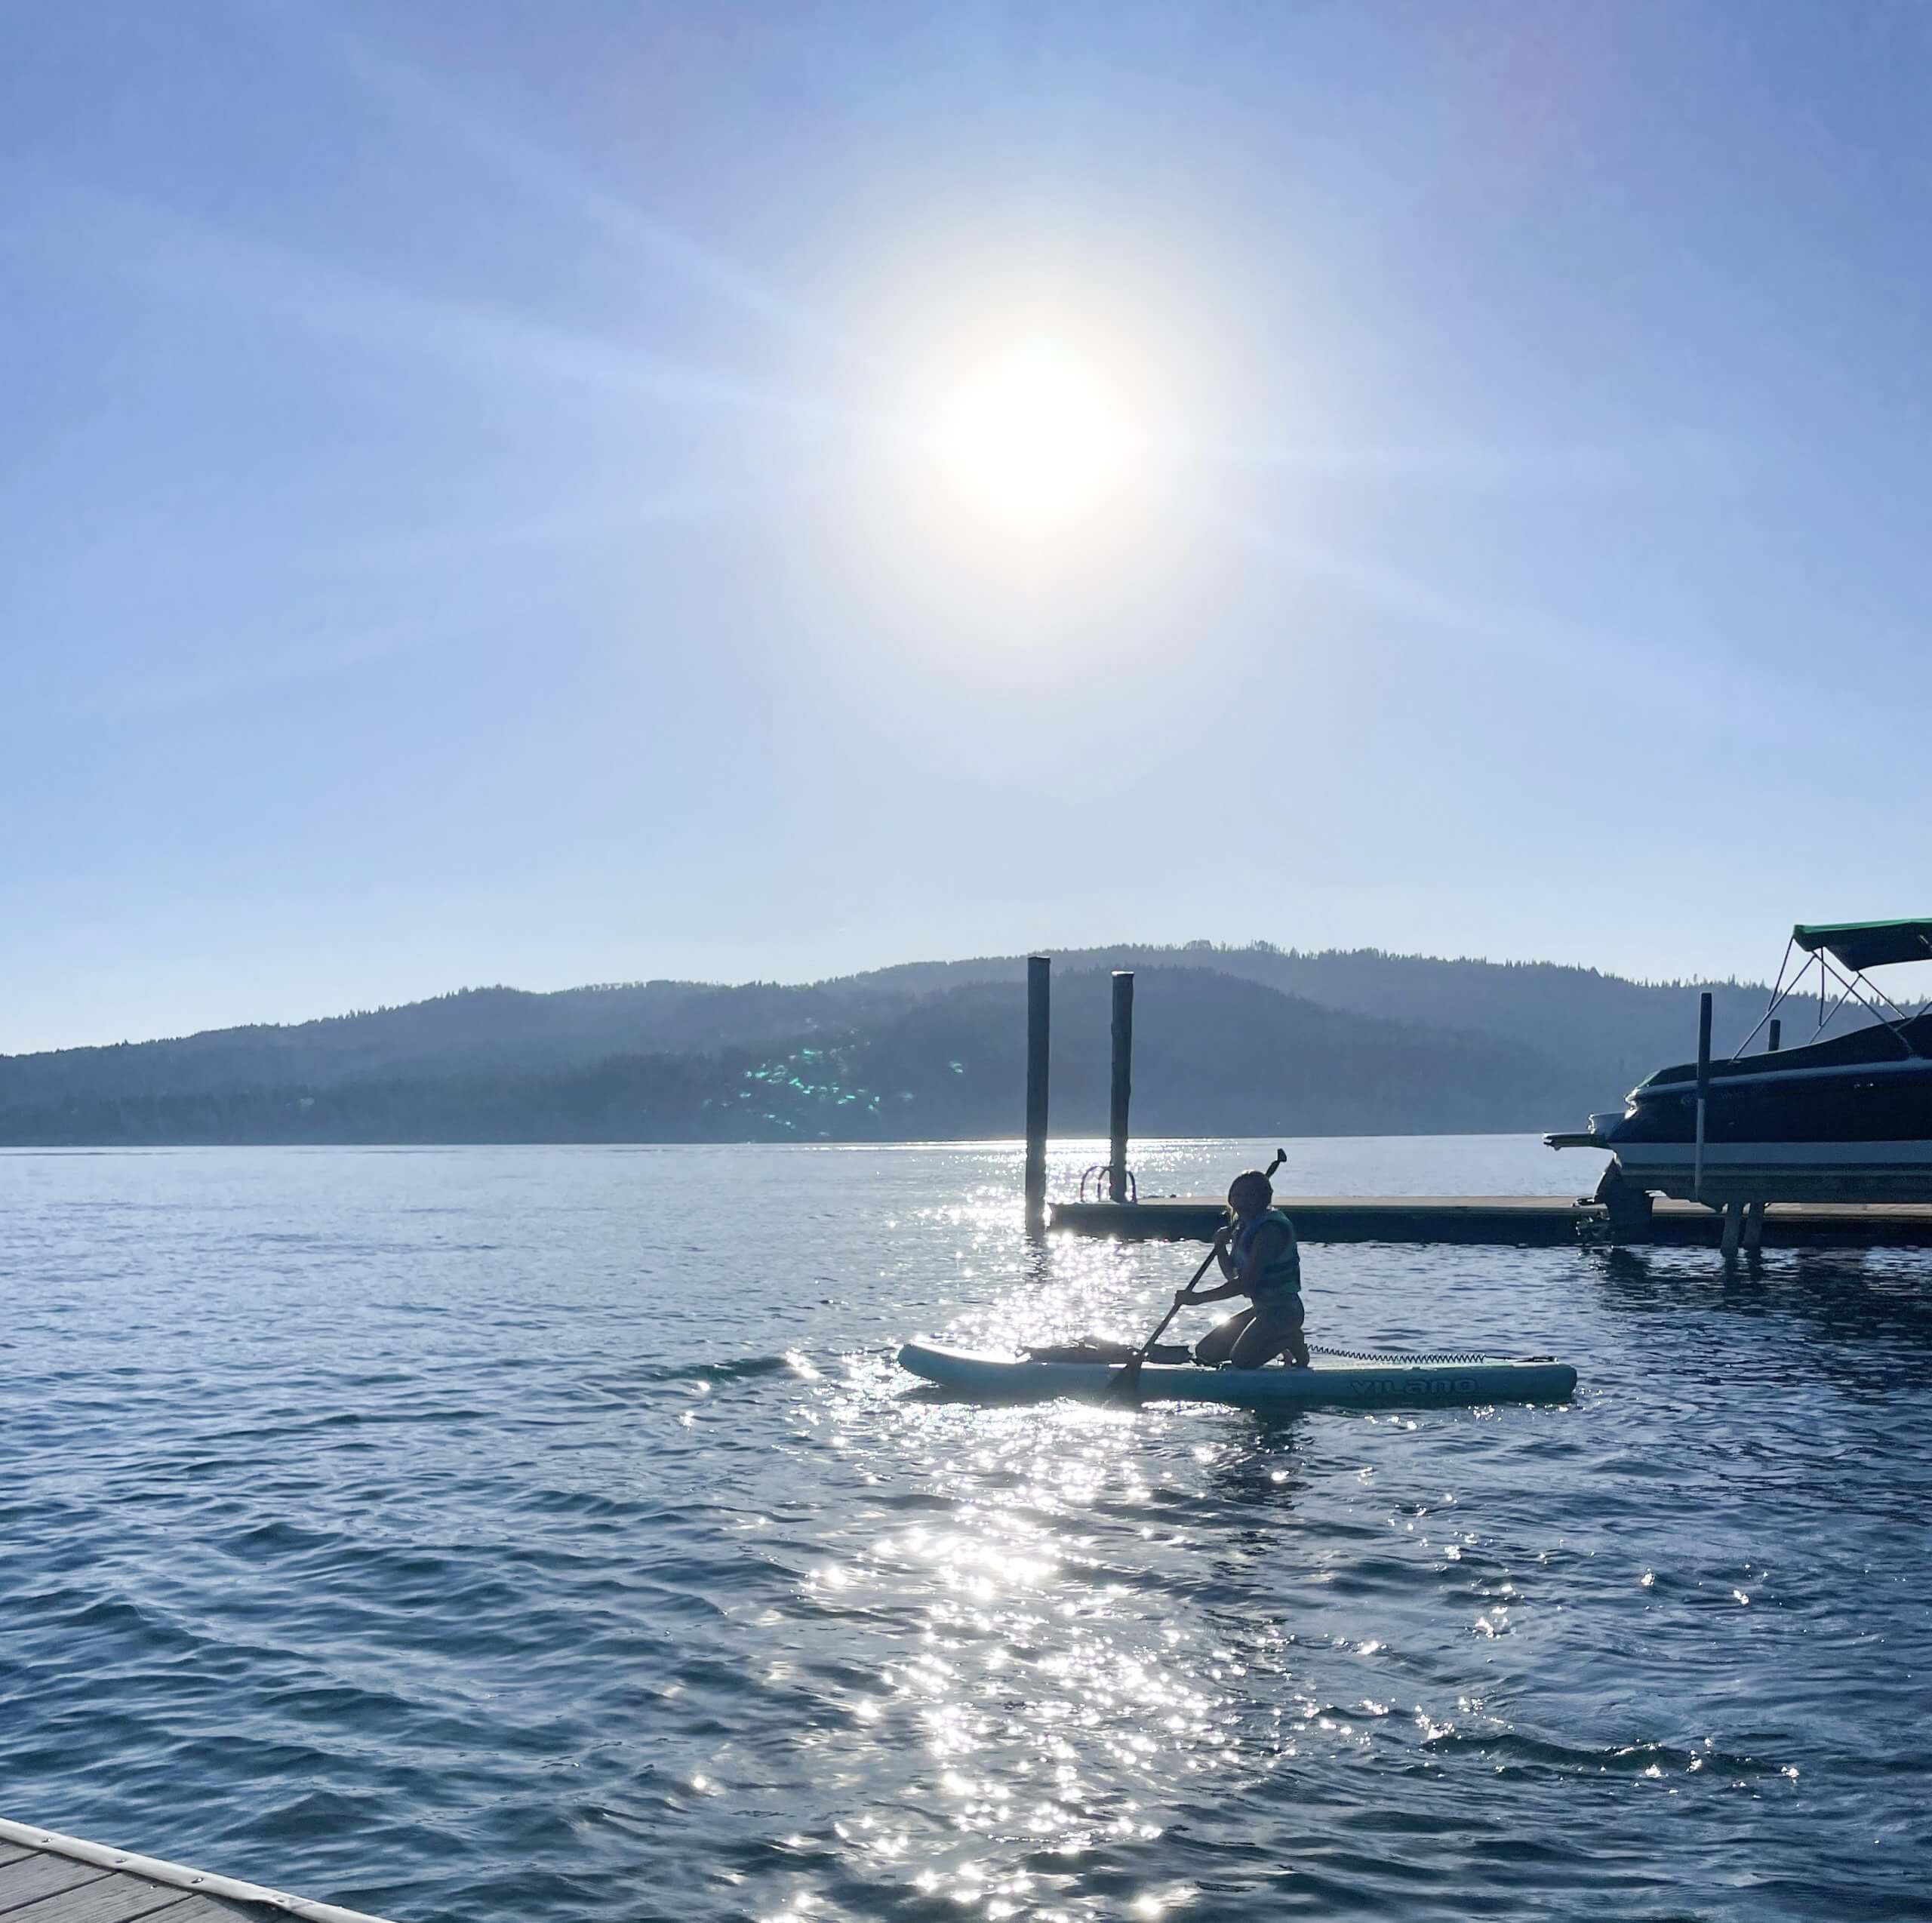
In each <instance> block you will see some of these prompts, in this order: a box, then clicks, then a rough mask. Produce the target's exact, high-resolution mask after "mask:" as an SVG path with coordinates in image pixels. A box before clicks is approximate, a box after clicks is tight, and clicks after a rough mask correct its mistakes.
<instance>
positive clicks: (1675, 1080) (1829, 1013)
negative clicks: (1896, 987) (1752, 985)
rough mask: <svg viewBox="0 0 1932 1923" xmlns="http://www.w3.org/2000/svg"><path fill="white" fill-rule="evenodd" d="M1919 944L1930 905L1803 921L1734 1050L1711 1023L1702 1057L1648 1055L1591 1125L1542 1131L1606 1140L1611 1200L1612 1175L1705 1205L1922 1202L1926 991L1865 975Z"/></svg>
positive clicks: (1921, 950)
mask: <svg viewBox="0 0 1932 1923" xmlns="http://www.w3.org/2000/svg"><path fill="white" fill-rule="evenodd" d="M1927 960H1932V920H1925V921H1909V922H1830V923H1819V924H1815V925H1806V924H1804V923H1801V924H1800V925H1798V927H1797V928H1794V929H1793V930H1792V934H1791V940H1790V942H1789V943H1788V944H1787V945H1786V949H1785V958H1784V960H1783V962H1782V963H1781V964H1780V967H1779V969H1778V976H1777V982H1776V983H1775V984H1774V986H1773V988H1772V990H1771V996H1770V1005H1769V1006H1768V1007H1767V1008H1766V1009H1765V1011H1764V1014H1763V1015H1761V1017H1759V1018H1758V1025H1757V1026H1756V1027H1755V1028H1754V1029H1752V1032H1751V1033H1750V1034H1749V1035H1747V1036H1746V1038H1745V1039H1744V1041H1743V1045H1741V1046H1740V1048H1738V1049H1737V1051H1735V1052H1734V1054H1731V1055H1730V1057H1728V1058H1726V1059H1712V1058H1711V1057H1710V1055H1709V1038H1708V1034H1707V1033H1706V1035H1704V1036H1703V1037H1701V1038H1700V1048H1699V1055H1700V1059H1699V1060H1697V1061H1695V1062H1684V1063H1678V1064H1677V1065H1676V1066H1674V1067H1671V1068H1665V1069H1658V1070H1657V1073H1656V1074H1654V1075H1651V1077H1650V1078H1648V1079H1647V1081H1642V1082H1640V1083H1639V1084H1638V1085H1637V1086H1636V1087H1635V1088H1633V1089H1632V1091H1630V1093H1629V1095H1628V1096H1627V1097H1626V1098H1625V1101H1624V1105H1623V1109H1621V1110H1620V1111H1611V1112H1608V1113H1606V1114H1602V1115H1592V1116H1591V1118H1590V1125H1589V1128H1588V1129H1587V1130H1586V1131H1582V1132H1580V1133H1577V1134H1553V1135H1546V1136H1545V1137H1543V1140H1545V1141H1546V1142H1547V1143H1549V1146H1551V1147H1552V1149H1607V1150H1608V1151H1609V1152H1610V1154H1611V1158H1612V1164H1611V1169H1610V1171H1607V1175H1606V1188H1607V1191H1608V1192H1607V1193H1606V1192H1604V1191H1601V1190H1600V1191H1599V1194H1600V1195H1601V1196H1602V1197H1603V1198H1604V1199H1605V1200H1607V1201H1611V1205H1612V1208H1613V1212H1614V1211H1615V1208H1616V1205H1617V1193H1618V1192H1619V1191H1620V1192H1622V1193H1623V1194H1624V1195H1629V1196H1631V1197H1632V1198H1637V1199H1641V1196H1642V1195H1644V1193H1646V1192H1650V1193H1655V1194H1660V1195H1670V1196H1675V1197H1677V1198H1679V1199H1681V1200H1684V1201H1702V1202H1706V1203H1709V1204H1710V1205H1712V1206H1713V1207H1723V1206H1724V1205H1727V1204H1730V1203H1733V1202H1752V1201H1830V1202H1932V1004H1927V1005H1921V1007H1920V1008H1918V1009H1916V1010H1915V1011H1908V1010H1906V1008H1901V1007H1900V1005H1898V1004H1897V1002H1895V1001H1893V1000H1892V999H1891V998H1890V996H1889V995H1886V994H1885V993H1884V992H1883V991H1882V990H1881V989H1878V987H1877V986H1875V985H1874V984H1873V983H1872V982H1870V981H1869V980H1868V979H1867V977H1866V971H1868V970H1869V969H1873V968H1890V967H1893V966H1894V965H1898V964H1901V963H1906V962H1912V961H1927ZM1814 976H1815V977H1816V983H1817V995H1818V1001H1817V1008H1818V1019H1817V1029H1816V1031H1815V1033H1814V1036H1813V1037H1812V1038H1810V1039H1809V1040H1807V1041H1805V1042H1804V1044H1803V1045H1801V1046H1798V1047H1796V1048H1782V1047H1780V1046H1779V1043H1780V1040H1781V1035H1780V1029H1781V1027H1782V1026H1783V1021H1784V1019H1785V1017H1784V1016H1783V1014H1781V1013H1780V1011H1783V1010H1786V1009H1792V1008H1802V1007H1804V1006H1806V1005H1807V1003H1808V1000H1809V992H1810V986H1811V983H1812V979H1813V977H1814ZM1787 977H1789V980H1787ZM1801 995H1802V996H1803V997H1804V1001H1800V1000H1798V997H1800V996H1801ZM1840 1017H1844V1023H1843V1025H1842V1026H1839V1025H1838V1024H1839V1018H1840ZM1835 1026H1836V1027H1837V1032H1835V1033H1834V1032H1827V1031H1828V1030H1831V1029H1833V1028H1834V1027H1835ZM1706 1029H1708V1023H1706ZM1761 1037H1762V1038H1764V1042H1765V1044H1766V1045H1764V1046H1760V1047H1758V1048H1756V1050H1755V1052H1751V1051H1752V1049H1753V1045H1754V1044H1757V1043H1758V1041H1759V1038H1761Z"/></svg>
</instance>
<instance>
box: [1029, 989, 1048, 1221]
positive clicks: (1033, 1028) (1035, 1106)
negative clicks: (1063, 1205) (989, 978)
mask: <svg viewBox="0 0 1932 1923" xmlns="http://www.w3.org/2000/svg"><path fill="white" fill-rule="evenodd" d="M1053 968H1054V965H1053V959H1052V958H1051V956H1050V955H1028V956H1027V958H1026V1229H1027V1232H1028V1233H1029V1235H1044V1233H1045V1232H1046V1226H1047V1054H1048V1044H1049V1041H1050V1040H1051V1035H1052V1032H1053Z"/></svg>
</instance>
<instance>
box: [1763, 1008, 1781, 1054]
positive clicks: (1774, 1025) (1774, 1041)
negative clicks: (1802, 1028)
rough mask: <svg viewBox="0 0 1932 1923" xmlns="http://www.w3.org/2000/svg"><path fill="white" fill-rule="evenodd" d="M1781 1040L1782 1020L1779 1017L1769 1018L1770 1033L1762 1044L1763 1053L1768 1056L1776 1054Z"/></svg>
mask: <svg viewBox="0 0 1932 1923" xmlns="http://www.w3.org/2000/svg"><path fill="white" fill-rule="evenodd" d="M1783 1039H1784V1022H1783V1018H1782V1017H1779V1016H1777V1015H1774V1016H1773V1017H1771V1032H1770V1035H1768V1036H1767V1038H1766V1039H1765V1042H1764V1048H1765V1051H1766V1052H1767V1054H1773V1055H1775V1054H1777V1052H1778V1044H1779V1043H1780V1041H1783Z"/></svg>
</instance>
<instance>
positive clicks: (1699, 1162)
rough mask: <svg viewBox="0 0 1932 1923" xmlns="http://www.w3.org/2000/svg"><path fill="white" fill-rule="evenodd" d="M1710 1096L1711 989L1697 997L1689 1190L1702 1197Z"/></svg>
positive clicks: (1701, 1198) (1700, 1198) (1699, 1198)
mask: <svg viewBox="0 0 1932 1923" xmlns="http://www.w3.org/2000/svg"><path fill="white" fill-rule="evenodd" d="M1710 1098H1711V991H1710V990H1709V989H1705V990H1704V992H1703V993H1702V994H1701V995H1699V996H1698V998H1697V1149H1696V1152H1695V1155H1694V1159H1693V1161H1692V1164H1691V1174H1690V1192H1691V1193H1692V1195H1694V1196H1695V1197H1696V1198H1697V1200H1698V1201H1703V1198H1704V1112H1705V1109H1706V1106H1707V1105H1708V1103H1709V1101H1710Z"/></svg>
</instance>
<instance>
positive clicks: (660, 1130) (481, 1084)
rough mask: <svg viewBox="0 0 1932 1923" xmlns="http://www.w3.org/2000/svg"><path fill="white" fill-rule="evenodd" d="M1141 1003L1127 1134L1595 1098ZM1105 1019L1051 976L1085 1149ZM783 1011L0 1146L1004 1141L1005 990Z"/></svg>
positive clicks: (20, 1122)
mask: <svg viewBox="0 0 1932 1923" xmlns="http://www.w3.org/2000/svg"><path fill="white" fill-rule="evenodd" d="M1140 996H1141V998H1140V1011H1139V1019H1138V1020H1137V1030H1136V1036H1135V1041H1136V1050H1135V1058H1134V1125H1135V1128H1136V1131H1137V1133H1139V1134H1143V1135H1145V1134H1237V1135H1260V1134H1281V1135H1297V1134H1303V1135H1306V1134H1357V1133H1368V1134H1372V1133H1377V1132H1396V1133H1403V1132H1410V1131H1416V1132H1428V1131H1481V1130H1495V1129H1527V1128H1537V1127H1540V1126H1543V1125H1548V1124H1549V1123H1551V1122H1552V1121H1556V1122H1561V1121H1569V1120H1573V1119H1574V1118H1576V1117H1577V1115H1579V1114H1580V1113H1581V1112H1583V1109H1586V1107H1587V1106H1588V1104H1589V1100H1590V1099H1591V1098H1592V1094H1593V1093H1594V1092H1595V1091H1592V1090H1590V1089H1589V1088H1588V1087H1587V1086H1586V1085H1585V1084H1583V1082H1581V1081H1580V1080H1579V1079H1578V1078H1577V1076H1576V1075H1575V1074H1574V1072H1572V1071H1571V1070H1570V1069H1567V1067H1566V1066H1564V1065H1563V1064H1561V1063H1557V1062H1555V1061H1552V1060H1550V1059H1549V1057H1546V1056H1544V1055H1543V1054H1540V1053H1539V1052H1538V1051H1536V1050H1534V1049H1531V1048H1526V1047H1524V1045H1522V1044H1521V1043H1519V1042H1513V1041H1502V1040H1498V1039H1497V1038H1493V1037H1489V1036H1483V1035H1471V1034H1467V1033H1461V1032H1456V1031H1454V1030H1447V1029H1432V1028H1428V1027H1425V1026H1420V1025H1418V1024H1415V1023H1403V1022H1392V1021H1387V1020H1382V1019H1380V1018H1378V1017H1368V1016H1362V1015H1357V1014H1350V1013H1348V1012H1346V1011H1341V1010H1338V1009H1333V1008H1322V1007H1321V1006H1319V1005H1317V1004H1315V1003H1314V1002H1312V1001H1306V1000H1304V999H1302V998H1298V997H1294V996H1290V995H1283V994H1281V993H1280V992H1278V990H1275V989H1270V988H1266V987H1264V986H1262V985H1261V984H1260V983H1255V982H1250V981H1244V980H1241V979H1240V978H1238V977H1234V976H1229V975H1225V974H1218V973H1216V972H1215V971H1211V970H1208V969H1203V968H1171V969H1161V968H1156V969H1150V970H1149V971H1146V973H1145V974H1144V975H1143V978H1142V983H1141V989H1140ZM1109 1001H1110V995H1109V981H1108V977H1107V974H1106V972H1105V971H1101V970H1091V969H1090V970H1086V971H1066V972H1065V973H1064V974H1063V976H1062V977H1061V979H1060V981H1059V982H1058V983H1057V985H1056V994H1055V1001H1054V1017H1055V1022H1054V1055H1053V1065H1052V1066H1053V1095H1054V1126H1055V1128H1056V1131H1057V1132H1059V1133H1061V1134H1099V1133H1104V1131H1105V1129H1106V1108H1107V1083H1108V1046H1107V1029H1108V1020H1109ZM485 1005H488V1004H487V1003H486V1004H485ZM801 1006H808V1007H810V1008H812V1009H813V1010H814V1011H815V1013H817V1014H820V1015H826V1014H829V1013H835V1012H842V1013H843V1014H845V1015H846V1016H848V1017H854V1019H850V1020H846V1021H844V1022H843V1023H840V1022H838V1021H835V1020H829V1019H828V1020H822V1021H820V1022H819V1023H818V1024H817V1026H814V1027H812V1028H811V1029H805V1030H802V1031H801V1032H796V1033H795V1034H793V1035H791V1036H789V1037H787V1038H783V1039H768V1040H767V1041H764V1042H763V1043H761V1044H759V1045H747V1044H745V1043H738V1042H734V1043H732V1044H730V1045H726V1046H724V1047H722V1048H715V1049H712V1050H708V1051H703V1052H699V1051H692V1050H682V1051H665V1050H655V1051H648V1052H639V1051H632V1052H626V1053H617V1054H605V1055H602V1056H599V1057H593V1058H584V1059H577V1060H568V1061H566V1062H564V1063H561V1064H559V1065H557V1066H549V1067H544V1068H531V1067H529V1066H504V1065H502V1064H501V1063H491V1064H490V1065H488V1066H480V1067H479V1066H466V1067H463V1068H460V1069H454V1071H452V1072H445V1073H439V1074H433V1075H432V1074H425V1073H422V1072H414V1073H392V1074H380V1073H378V1074H368V1073H364V1074H350V1075H343V1074H340V1073H338V1074H335V1075H331V1076H330V1077H328V1078H314V1079H311V1080H309V1081H296V1080H282V1081H255V1082H251V1083H242V1082H237V1083H233V1084H231V1085H228V1086H226V1087H219V1088H218V1087H215V1086H213V1085H211V1078H210V1077H209V1075H208V1068H209V1059H198V1060H196V1061H195V1073H196V1076H197V1078H198V1083H199V1085H198V1086H195V1087H192V1088H180V1089H177V1090H174V1091H167V1090H165V1089H162V1088H160V1087H159V1086H158V1082H159V1081H160V1080H161V1078H160V1077H158V1076H157V1075H149V1076H147V1077H146V1078H144V1079H145V1080H146V1084H147V1085H146V1087H144V1088H134V1087H128V1088H122V1089H118V1090H113V1089H110V1088H109V1087H107V1086H106V1085H105V1084H104V1083H103V1081H101V1080H100V1066H99V1063H97V1062H91V1063H89V1065H88V1068H89V1077H88V1078H89V1080H90V1081H91V1082H92V1084H93V1085H92V1086H91V1087H90V1088H88V1089H86V1090H85V1091H82V1090H79V1089H76V1090H75V1091H72V1092H71V1093H70V1094H68V1095H67V1096H66V1097H64V1098H60V1099H50V1098H49V1097H48V1095H47V1094H46V1093H45V1090H44V1084H43V1088H42V1091H40V1092H38V1093H37V1094H36V1095H35V1097H33V1098H32V1099H29V1100H25V1101H21V1100H17V1099H13V1098H11V1097H9V1096H8V1094H7V1092H6V1090H5V1086H4V1085H0V1140H4V1141H6V1142H8V1143H16V1144H17V1143H25V1142H32V1143H205V1142H285V1143H302V1142H309V1143H323V1142H466V1141H493V1142H506V1141H637V1140H648V1141H742V1140H857V1141H865V1140H908V1139H934V1138H938V1139H944V1138H948V1137H951V1138H960V1137H980V1136H987V1135H1011V1134H1014V1133H1015V1132H1016V1131H1017V1125H1018V1122H1019V1118H1020V1090H1021V1086H1022V1082H1023V1072H1024V1054H1025V1045H1026V1022H1025V990H1024V989H1023V986H1021V984H1020V983H1017V982H979V983H965V984H963V985H961V986H958V987H955V988H951V989H942V990H940V991H939V992H937V993H933V994H928V995H920V996H917V997H912V996H906V997H903V998H900V1001H899V1002H898V1003H897V1006H896V1007H894V1006H890V1005H887V1004H886V1003H884V1002H883V1001H867V1000H866V998H863V997H855V998H852V999H851V1000H849V1001H848V1000H841V999H839V998H832V1000H831V1001H829V1002H811V1003H805V1004H801ZM860 1011H864V1013H863V1017H862V1018H858V1017H860ZM398 1012H400V1011H398ZM351 1019H354V1018H351ZM525 1035H526V1040H527V1039H528V1029H526V1032H525ZM331 1039H332V1040H333V1039H334V1038H333V1037H331ZM91 1052H93V1051H91ZM105 1052H106V1053H109V1054H113V1053H115V1052H118V1051H105ZM126 1052H127V1054H128V1055H130V1056H137V1055H139V1054H140V1051H138V1050H130V1051H126ZM28 1059H29V1060H32V1059H34V1058H31V1057H30V1058H28ZM43 1059H45V1058H43ZM271 1059H274V1058H273V1057H271ZM344 1059H345V1057H344V1054H343V1051H340V1049H337V1051H335V1052H334V1053H333V1054H331V1055H330V1056H329V1057H328V1060H329V1061H330V1063H331V1066H334V1067H336V1068H337V1069H340V1066H342V1063H343V1060H344Z"/></svg>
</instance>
